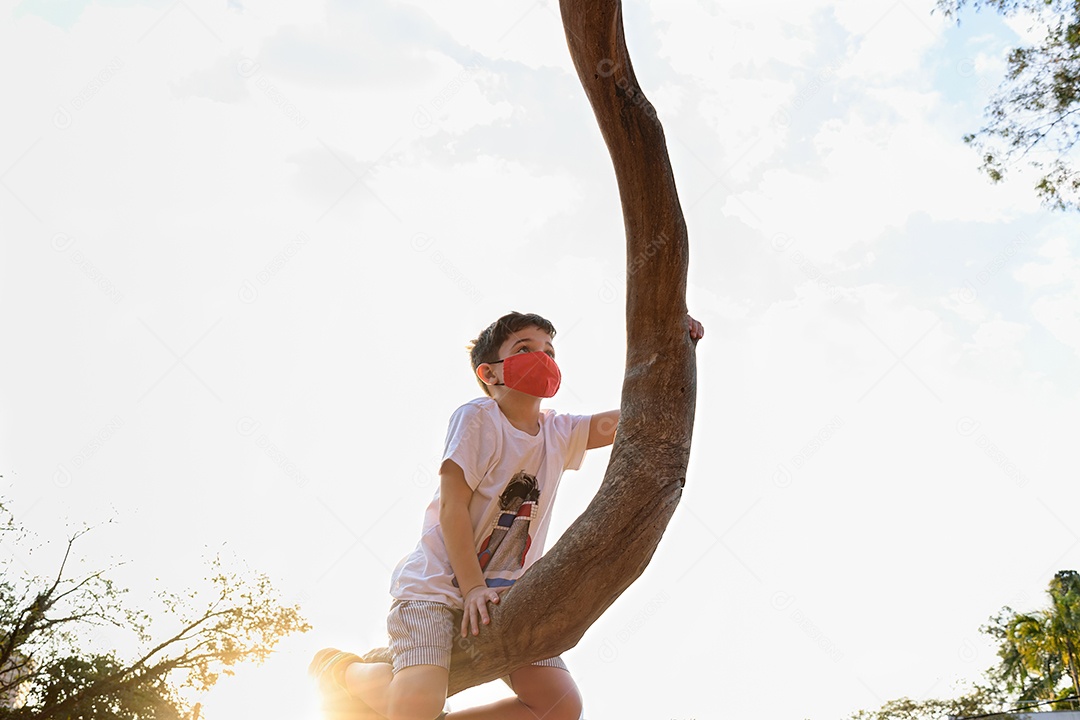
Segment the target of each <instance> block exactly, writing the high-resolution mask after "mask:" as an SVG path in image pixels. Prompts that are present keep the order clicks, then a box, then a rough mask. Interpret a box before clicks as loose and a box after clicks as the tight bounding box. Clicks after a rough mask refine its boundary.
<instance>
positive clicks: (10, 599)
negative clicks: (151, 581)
mask: <svg viewBox="0 0 1080 720" xmlns="http://www.w3.org/2000/svg"><path fill="white" fill-rule="evenodd" d="M86 532H87V531H85V530H84V531H83V532H80V533H77V534H75V535H73V536H71V537H70V538H68V540H67V546H66V550H65V552H64V556H63V559H62V560H61V562H60V567H59V568H58V570H57V572H56V574H55V576H54V577H51V578H47V579H46V578H40V577H27V576H25V575H21V574H20V573H18V572H17V568H16V567H15V560H14V557H15V553H14V552H12V550H13V549H14V547H15V545H16V544H21V543H24V542H25V541H26V539H27V533H26V531H25V529H24V528H22V527H21V526H19V525H17V524H16V523H15V522H14V520H13V518H12V516H11V514H10V513H9V512H8V510H7V509H6V507H4V505H3V504H0V571H2V576H0V577H2V579H0V719H2V720H30V719H31V718H32V719H34V720H45V719H46V718H56V719H57V720H60V719H62V720H180V719H181V718H184V719H187V718H192V717H198V713H199V707H198V705H197V704H196V705H195V706H191V704H190V703H189V702H188V701H187V700H186V699H185V697H184V691H185V690H187V689H190V690H191V691H194V692H201V691H205V690H208V689H209V688H211V687H212V686H213V685H214V684H215V683H216V682H217V681H218V679H219V678H220V677H221V676H222V675H230V674H232V669H233V667H234V666H235V665H236V664H237V663H240V662H244V661H255V662H260V661H262V660H264V659H265V658H267V657H268V656H269V655H270V653H271V652H272V649H273V647H274V645H275V644H276V643H277V642H278V640H280V639H281V638H283V637H285V636H286V635H288V634H290V633H293V632H304V631H306V630H308V629H309V626H308V624H307V623H306V622H305V621H304V619H303V618H302V617H301V616H300V613H299V609H298V608H297V607H296V606H291V607H286V606H283V605H281V604H280V603H279V602H278V599H277V595H276V593H275V592H274V590H273V588H272V587H271V585H270V581H269V580H268V579H267V577H266V576H265V575H255V576H253V577H247V576H238V575H237V574H235V573H232V572H228V571H225V570H224V569H223V568H222V566H221V563H220V562H219V561H214V562H213V563H212V566H211V577H210V578H209V588H207V589H201V590H189V591H187V592H185V593H182V594H176V593H168V592H163V593H160V594H159V595H158V601H159V602H160V603H161V609H162V612H161V613H160V614H155V617H151V614H150V613H149V612H147V611H146V610H142V609H134V608H132V607H130V605H129V604H126V603H125V602H124V595H125V593H126V591H125V590H123V589H120V588H118V587H116V586H115V585H114V584H113V583H112V581H111V580H110V579H109V577H108V572H109V570H110V569H115V567H113V568H108V569H105V570H99V571H96V572H92V573H90V574H87V575H82V576H76V577H71V576H69V570H68V566H69V563H70V561H71V556H72V550H73V548H74V547H75V545H76V543H77V542H78V541H79V539H80V538H81V537H82V536H83V535H85V533H86ZM163 624H165V625H168V626H169V628H168V629H167V630H165V631H163V632H162V631H161V630H159V627H160V626H161V625H163ZM105 629H107V630H109V632H110V633H112V634H113V635H115V636H116V638H117V641H118V642H120V643H121V644H124V645H130V646H131V647H133V648H135V650H134V651H133V652H132V653H130V654H122V653H120V652H118V651H111V650H110V651H95V650H94V649H93V648H92V646H93V645H94V644H95V643H94V642H93V641H94V638H95V635H99V634H100V633H101V632H102V631H103V630H105Z"/></svg>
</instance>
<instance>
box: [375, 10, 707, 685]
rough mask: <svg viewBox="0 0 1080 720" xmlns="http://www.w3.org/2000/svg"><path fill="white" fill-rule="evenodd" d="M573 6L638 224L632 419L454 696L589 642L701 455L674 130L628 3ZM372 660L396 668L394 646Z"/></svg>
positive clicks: (455, 672)
mask: <svg viewBox="0 0 1080 720" xmlns="http://www.w3.org/2000/svg"><path fill="white" fill-rule="evenodd" d="M560 4H561V9H562V18H563V26H564V28H565V30H566V37H567V42H568V44H569V47H570V55H571V57H572V58H573V61H574V66H575V67H576V68H577V72H578V77H579V79H580V80H581V83H582V86H583V87H584V89H585V93H586V95H587V96H588V99H589V102H590V103H591V104H592V107H593V111H594V113H595V115H596V119H597V122H598V123H599V125H600V130H601V132H602V134H603V136H604V140H605V142H606V144H607V147H608V150H609V152H610V154H611V159H612V163H613V165H614V170H615V178H616V180H617V182H618V187H619V193H620V197H621V201H622V209H623V221H624V223H625V226H626V246H627V255H626V258H627V293H626V295H627V298H626V319H627V355H626V372H625V377H624V381H623V390H622V400H621V409H622V413H621V419H620V422H619V432H618V435H617V436H616V440H615V444H614V446H613V448H612V451H611V459H610V462H609V464H608V468H607V473H606V474H605V476H604V481H603V483H602V484H601V486H600V489H599V491H598V492H597V494H596V497H595V498H594V499H593V501H592V502H591V503H590V505H589V506H588V508H587V509H586V510H585V512H584V513H583V514H582V515H581V516H580V517H579V518H578V519H577V520H576V521H575V522H574V523H573V524H572V525H571V526H570V527H569V528H568V529H567V531H566V532H565V533H564V534H563V536H562V538H561V539H560V540H559V542H558V543H556V544H555V545H554V547H552V548H551V550H550V551H549V552H548V553H547V554H546V555H545V556H544V557H543V558H542V559H541V560H540V561H538V562H537V563H536V564H535V565H533V566H532V567H531V568H530V569H529V570H528V572H526V573H525V574H524V576H522V578H521V579H520V580H518V581H517V583H515V585H514V586H513V588H512V589H511V590H510V591H509V592H507V594H506V595H505V596H504V597H503V599H502V601H501V602H500V604H499V605H498V606H492V608H491V617H492V624H491V626H490V629H487V630H485V631H484V632H481V633H480V635H479V636H478V637H475V638H467V639H462V640H460V641H459V642H458V643H457V645H456V647H455V648H454V654H453V657H452V660H451V669H450V681H449V693H450V694H451V695H452V694H454V693H456V692H459V691H461V690H463V689H465V688H467V687H471V686H473V685H478V684H480V683H483V682H487V681H489V680H493V679H496V678H499V677H501V676H504V675H506V673H507V669H508V668H514V667H520V666H522V665H526V664H529V663H531V662H535V661H536V660H541V659H544V658H548V657H553V656H555V655H558V654H559V653H562V652H564V651H566V650H568V649H570V648H572V647H573V646H575V645H576V644H577V643H578V641H579V640H580V639H581V637H582V635H583V634H584V633H585V631H586V630H587V629H588V628H589V627H590V626H591V625H592V623H593V622H594V621H595V620H596V619H597V618H599V617H600V615H601V614H602V613H603V612H604V611H605V610H606V609H607V608H608V606H610V605H611V603H613V602H614V601H615V599H616V598H617V597H619V595H620V594H622V592H623V591H624V590H625V589H626V588H627V587H629V586H630V584H631V583H632V582H633V581H634V580H635V579H637V577H638V576H639V575H640V574H641V573H642V571H643V570H644V569H645V567H646V565H648V563H649V560H650V559H651V558H652V555H653V552H654V551H655V550H656V547H657V545H658V543H659V542H660V538H661V537H662V535H663V533H664V529H665V528H666V527H667V523H668V520H669V519H670V518H671V515H672V513H673V512H674V511H675V507H676V505H677V504H678V502H679V498H680V496H681V494H682V487H683V484H684V482H685V476H686V466H687V462H688V460H689V454H690V438H691V433H692V430H693V422H694V405H695V394H696V370H695V360H694V342H693V341H692V340H691V339H690V335H689V332H688V329H687V324H686V273H687V262H688V248H687V234H686V224H685V221H684V218H683V214H682V209H681V207H680V205H679V199H678V195H677V193H676V190H675V181H674V177H673V174H672V170H671V163H670V160H669V158H668V153H667V146H666V143H665V140H664V132H663V129H662V128H661V126H660V122H659V121H658V120H657V118H656V113H655V110H654V108H653V106H652V104H651V103H649V101H648V100H647V99H646V98H645V96H644V94H642V92H641V89H640V88H639V87H638V84H637V79H636V78H635V76H634V71H633V68H632V66H631V64H630V56H629V53H628V52H627V49H626V42H625V38H624V35H623V25H622V5H621V2H619V0H561V3H560ZM583 578H587V581H583ZM364 659H365V660H366V661H369V662H386V661H388V660H389V658H388V654H387V652H386V651H385V649H380V650H376V651H373V652H371V653H368V654H367V655H366V656H365V658H364Z"/></svg>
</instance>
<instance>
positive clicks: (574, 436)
mask: <svg viewBox="0 0 1080 720" xmlns="http://www.w3.org/2000/svg"><path fill="white" fill-rule="evenodd" d="M590 420H592V415H557V416H556V418H555V427H556V429H557V430H558V431H559V436H560V437H561V438H563V447H564V448H565V450H564V452H565V455H564V457H565V459H566V462H565V464H564V465H563V469H564V470H577V469H578V468H580V467H581V462H582V461H583V460H584V459H585V446H586V445H588V444H589V421H590Z"/></svg>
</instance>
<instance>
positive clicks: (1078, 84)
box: [938, 0, 1080, 210]
mask: <svg viewBox="0 0 1080 720" xmlns="http://www.w3.org/2000/svg"><path fill="white" fill-rule="evenodd" d="M968 5H970V6H971V7H973V8H975V9H981V8H984V7H988V8H991V9H994V10H996V11H998V12H1000V13H1002V14H1003V15H1008V16H1019V17H1024V18H1027V19H1029V21H1030V23H1031V27H1032V28H1033V29H1034V28H1038V29H1039V30H1040V32H1042V33H1043V34H1044V37H1043V39H1042V41H1041V42H1039V43H1038V44H1036V45H1032V46H1029V47H1018V48H1014V49H1013V50H1012V51H1011V52H1010V53H1009V55H1008V58H1007V70H1006V73H1005V78H1004V79H1003V80H1002V83H1001V86H1000V87H999V88H998V90H997V92H996V94H995V95H994V96H993V97H992V98H991V99H990V104H989V106H988V107H987V109H986V118H987V122H986V124H985V125H984V126H983V127H982V128H981V129H980V130H978V131H977V132H975V133H971V134H969V135H966V136H965V137H964V141H965V142H967V143H968V144H970V145H972V146H974V147H975V148H976V149H977V150H979V151H980V152H981V153H982V154H983V164H982V170H983V171H984V172H985V173H986V174H987V176H988V177H989V178H990V180H991V181H992V182H1000V181H1001V180H1002V179H1003V178H1004V177H1005V175H1006V171H1007V170H1008V169H1010V168H1012V167H1015V166H1016V165H1018V164H1021V163H1024V164H1027V165H1030V166H1032V167H1034V168H1035V169H1037V170H1038V172H1039V174H1040V178H1039V180H1038V182H1037V183H1036V185H1035V192H1036V193H1037V194H1038V196H1039V197H1040V198H1041V199H1042V201H1043V202H1044V203H1045V204H1046V205H1048V206H1049V207H1052V208H1054V209H1058V210H1066V209H1080V169H1078V168H1077V166H1076V162H1077V160H1078V158H1077V153H1076V145H1077V142H1078V141H1080V0H938V9H940V10H942V11H943V12H944V14H945V15H946V16H948V17H958V15H959V13H960V11H961V10H962V9H963V8H964V7H965V6H968Z"/></svg>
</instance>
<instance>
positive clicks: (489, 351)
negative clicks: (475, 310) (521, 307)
mask: <svg viewBox="0 0 1080 720" xmlns="http://www.w3.org/2000/svg"><path fill="white" fill-rule="evenodd" d="M527 327H536V328H540V329H541V330H543V331H544V332H546V333H547V334H548V335H550V336H551V337H552V339H554V337H555V326H554V325H552V324H551V321H550V320H546V319H544V318H542V317H540V316H539V315H535V314H533V313H519V312H512V313H510V314H508V315H503V316H502V317H501V318H499V319H498V320H496V321H495V322H493V323H491V324H490V325H488V326H487V328H485V330H484V331H483V332H482V333H480V336H479V337H477V338H476V339H475V340H473V341H472V342H471V343H470V344H469V359H470V360H471V361H472V369H473V375H476V368H478V367H480V366H481V365H483V364H484V363H489V362H495V361H496V360H498V359H499V348H500V347H502V344H503V343H504V342H506V339H507V338H509V337H510V336H511V335H513V334H514V333H516V332H518V331H519V330H524V329H525V328H527ZM476 382H478V383H480V388H481V389H482V390H483V391H484V394H485V395H487V396H488V397H491V391H490V390H488V386H487V385H485V384H484V381H483V380H481V379H480V378H479V377H477V378H476Z"/></svg>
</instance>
